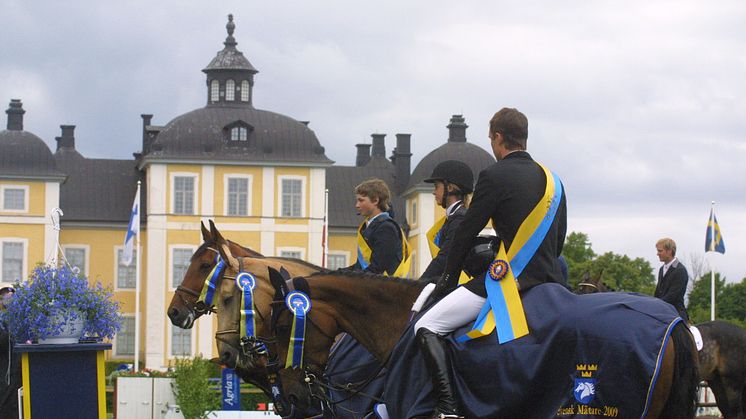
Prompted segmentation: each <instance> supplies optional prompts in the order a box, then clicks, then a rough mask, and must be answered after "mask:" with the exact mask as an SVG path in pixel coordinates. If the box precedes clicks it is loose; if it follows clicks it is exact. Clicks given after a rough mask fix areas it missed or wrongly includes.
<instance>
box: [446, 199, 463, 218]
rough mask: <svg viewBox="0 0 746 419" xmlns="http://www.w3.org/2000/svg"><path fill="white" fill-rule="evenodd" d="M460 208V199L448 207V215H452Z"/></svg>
mask: <svg viewBox="0 0 746 419" xmlns="http://www.w3.org/2000/svg"><path fill="white" fill-rule="evenodd" d="M459 208H461V201H460V200H459V201H456V202H454V203H453V204H451V205H449V206H448V208H446V217H450V216H451V215H453V213H454V212H456V211H458V209H459Z"/></svg>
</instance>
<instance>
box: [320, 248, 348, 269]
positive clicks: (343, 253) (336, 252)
mask: <svg viewBox="0 0 746 419" xmlns="http://www.w3.org/2000/svg"><path fill="white" fill-rule="evenodd" d="M329 256H342V257H343V258H344V262H343V263H342V267H343V268H344V267H347V266H350V265H351V263H350V252H346V251H342V250H330V251H329V252H328V253H327V254H326V257H327V260H326V267H327V268H328V269H331V268H330V267H329Z"/></svg>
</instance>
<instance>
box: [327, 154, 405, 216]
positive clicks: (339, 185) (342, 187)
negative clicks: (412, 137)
mask: <svg viewBox="0 0 746 419" xmlns="http://www.w3.org/2000/svg"><path fill="white" fill-rule="evenodd" d="M394 173H395V171H394V165H393V164H391V162H390V161H388V160H386V159H385V158H380V157H374V158H373V159H371V161H370V162H368V164H366V165H365V166H362V167H356V166H332V167H329V168H327V169H326V187H327V189H329V226H330V227H337V228H340V227H352V228H356V227H357V226H359V225H360V222H361V221H362V217H360V216H359V215H357V214H356V210H355V186H357V185H359V184H360V183H361V182H363V181H364V180H367V179H370V178H379V179H381V180H383V181H384V182H386V184H388V185H389V188H391V187H392V185H393V184H394ZM393 204H394V219H395V220H396V221H397V222H399V224H400V225H403V223H404V217H405V214H404V201H403V200H401V199H398V198H397V197H394V199H393Z"/></svg>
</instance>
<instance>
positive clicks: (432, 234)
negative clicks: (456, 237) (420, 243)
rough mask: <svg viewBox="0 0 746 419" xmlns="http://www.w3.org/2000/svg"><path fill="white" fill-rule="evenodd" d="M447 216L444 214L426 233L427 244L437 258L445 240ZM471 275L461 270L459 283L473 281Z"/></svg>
mask: <svg viewBox="0 0 746 419" xmlns="http://www.w3.org/2000/svg"><path fill="white" fill-rule="evenodd" d="M446 219H447V217H446V216H443V218H441V219H440V220H438V221H436V222H435V224H434V225H433V226H432V227H431V228H430V230H428V231H427V234H426V235H425V236H426V237H427V244H428V246H429V247H430V256H431V257H432V258H433V259H435V257H436V256H438V253H440V244H441V243H442V242H443V226H444V225H445V223H446ZM471 279H472V278H471V277H470V276H469V275H467V274H466V272H464V271H461V275H459V277H458V284H459V285H462V284H466V283H467V282H469V281H471Z"/></svg>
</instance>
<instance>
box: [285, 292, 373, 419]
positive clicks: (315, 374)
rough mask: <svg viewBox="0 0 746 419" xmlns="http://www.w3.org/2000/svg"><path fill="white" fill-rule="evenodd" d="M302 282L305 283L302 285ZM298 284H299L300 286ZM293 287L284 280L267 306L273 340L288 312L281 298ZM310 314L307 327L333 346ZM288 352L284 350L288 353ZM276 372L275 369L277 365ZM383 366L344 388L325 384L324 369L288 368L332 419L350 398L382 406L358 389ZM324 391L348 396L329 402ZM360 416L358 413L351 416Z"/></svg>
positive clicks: (323, 367)
mask: <svg viewBox="0 0 746 419" xmlns="http://www.w3.org/2000/svg"><path fill="white" fill-rule="evenodd" d="M303 282H305V281H303ZM301 283H302V282H301ZM301 287H302V288H306V289H305V291H306V293H310V292H309V291H310V290H308V288H307V287H308V286H307V284H305V285H304V286H301ZM296 288H297V287H296V284H295V283H294V281H293V280H292V279H286V280H285V288H283V289H277V290H276V293H275V298H274V300H273V301H272V303H271V308H272V311H271V316H270V318H271V320H270V330H271V332H272V334H273V335H274V336H277V322H278V320H279V317H280V314H281V313H283V312H284V311H290V309H289V308H288V304H287V302H286V300H285V295H286V294H287V293H289V292H291V291H293V290H295V289H296ZM311 312H313V310H312V309H310V310H309V312H308V313H307V321H308V324H309V325H311V326H313V327H314V328H315V329H316V330H318V331H319V332H320V333H321V334H322V335H323V336H324V337H326V338H327V339H329V340H330V341H332V342H334V341H335V338H336V336H332V334H330V333H328V332H327V331H325V330H324V329H323V328H322V327H321V326H320V325H319V324H318V322H317V321H316V320H314V318H313V317H312V316H311ZM289 345H292V341H291V342H290V343H289ZM289 350H290V348H288V351H289ZM271 352H272V351H270V357H271V358H274V359H275V360H276V359H277V358H278V355H277V354H274V355H272V354H271ZM277 365H278V369H279V364H277ZM384 365H385V363H382V364H381V365H380V367H379V368H377V369H376V370H375V371H374V372H373V374H371V375H370V376H369V377H367V378H365V379H364V380H362V381H360V382H358V383H347V384H344V385H338V384H335V383H332V382H331V381H330V380H329V377H328V376H327V375H326V374H325V373H324V370H325V369H326V366H325V365H319V364H307V363H304V364H303V365H302V366H300V367H292V368H293V369H299V370H300V371H301V372H302V373H303V381H304V383H305V384H306V385H307V386H308V393H309V395H310V397H311V399H315V400H317V401H319V402H320V403H321V404H322V405H323V406H324V407H325V408H326V411H327V412H329V413H330V414H331V415H332V417H335V414H334V409H333V406H334V405H337V404H339V403H342V402H344V401H346V400H349V399H351V398H352V397H355V396H356V395H362V396H365V397H368V398H370V399H372V400H375V401H377V402H383V400H382V399H380V398H378V397H376V396H374V395H371V394H367V393H365V392H363V391H362V390H361V389H362V388H365V386H367V385H368V384H369V383H370V382H371V381H373V380H374V379H376V378H377V377H378V376H379V375H380V373H381V371H382V370H383V368H384ZM284 367H285V368H290V367H289V366H287V365H284ZM325 390H335V391H341V392H347V393H349V395H348V396H345V397H343V398H341V399H339V400H332V398H331V397H329V395H328V394H327V393H326V391H325ZM355 413H360V412H355Z"/></svg>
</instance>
